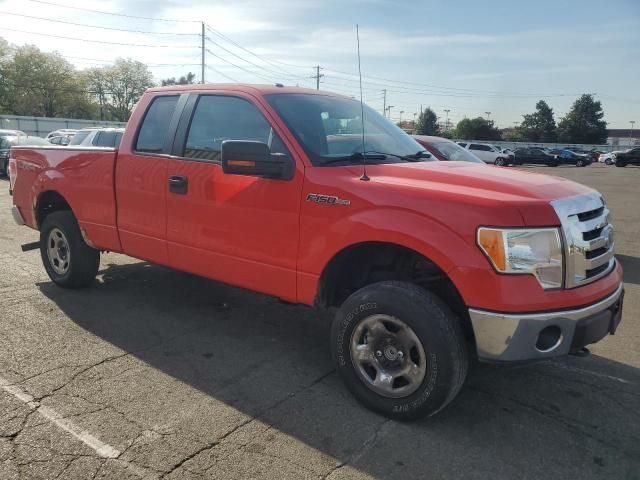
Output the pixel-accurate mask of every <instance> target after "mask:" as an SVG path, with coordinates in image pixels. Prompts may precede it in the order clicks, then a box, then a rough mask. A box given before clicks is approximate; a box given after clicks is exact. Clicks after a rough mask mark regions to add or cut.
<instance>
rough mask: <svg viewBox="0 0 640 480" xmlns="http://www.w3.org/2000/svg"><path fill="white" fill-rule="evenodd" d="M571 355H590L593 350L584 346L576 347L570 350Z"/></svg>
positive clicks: (582, 356)
mask: <svg viewBox="0 0 640 480" xmlns="http://www.w3.org/2000/svg"><path fill="white" fill-rule="evenodd" d="M569 355H573V356H575V357H581V358H584V357H588V356H589V355H591V352H590V351H589V349H588V348H587V347H582V348H576V349H574V350H571V351H570V352H569Z"/></svg>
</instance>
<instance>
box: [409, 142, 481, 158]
mask: <svg viewBox="0 0 640 480" xmlns="http://www.w3.org/2000/svg"><path fill="white" fill-rule="evenodd" d="M413 138H414V139H415V140H416V142H418V143H419V144H420V145H422V146H423V147H424V148H425V149H427V151H428V152H429V153H431V154H432V155H433V156H434V157H436V158H437V159H438V160H443V161H446V160H452V161H461V162H474V163H481V164H484V162H483V161H482V160H480V159H479V158H478V157H476V156H475V155H474V154H473V153H471V152H470V151H469V150H465V149H464V148H462V147H461V146H460V145H458V144H457V143H455V142H452V141H451V140H449V139H446V138H442V137H432V136H428V135H413Z"/></svg>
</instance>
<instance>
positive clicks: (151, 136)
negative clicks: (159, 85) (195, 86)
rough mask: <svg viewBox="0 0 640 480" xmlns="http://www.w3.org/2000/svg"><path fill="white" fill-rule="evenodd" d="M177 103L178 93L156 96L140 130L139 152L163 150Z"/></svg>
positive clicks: (137, 143)
mask: <svg viewBox="0 0 640 480" xmlns="http://www.w3.org/2000/svg"><path fill="white" fill-rule="evenodd" d="M177 103H178V96H177V95H172V96H162V97H156V98H155V99H154V100H153V102H151V106H150V107H149V108H148V109H147V113H146V114H145V116H144V119H143V120H142V125H141V126H140V131H139V132H138V139H137V141H136V150H137V151H138V152H152V153H159V152H162V150H163V148H164V143H165V140H166V139H167V133H168V131H169V124H170V123H171V117H172V116H173V112H174V110H175V109H176V104H177Z"/></svg>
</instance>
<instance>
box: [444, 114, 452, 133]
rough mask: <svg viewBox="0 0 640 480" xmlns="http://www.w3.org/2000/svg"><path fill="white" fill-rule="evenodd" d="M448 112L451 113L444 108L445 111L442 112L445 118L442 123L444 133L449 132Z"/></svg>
mask: <svg viewBox="0 0 640 480" xmlns="http://www.w3.org/2000/svg"><path fill="white" fill-rule="evenodd" d="M450 111H451V110H450V109H448V108H446V109H445V110H444V113H446V117H445V121H444V131H445V132H446V131H448V130H449V112H450Z"/></svg>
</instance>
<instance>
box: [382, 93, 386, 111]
mask: <svg viewBox="0 0 640 480" xmlns="http://www.w3.org/2000/svg"><path fill="white" fill-rule="evenodd" d="M382 115H384V116H386V115H387V89H386V88H383V89H382Z"/></svg>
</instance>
